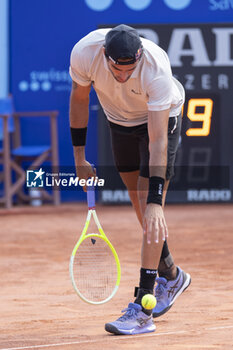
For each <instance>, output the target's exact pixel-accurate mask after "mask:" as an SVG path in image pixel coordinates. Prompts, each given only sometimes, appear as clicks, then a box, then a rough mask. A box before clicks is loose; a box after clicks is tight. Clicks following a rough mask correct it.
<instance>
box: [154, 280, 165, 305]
mask: <svg viewBox="0 0 233 350" xmlns="http://www.w3.org/2000/svg"><path fill="white" fill-rule="evenodd" d="M156 282H157V283H158V284H157V286H156V288H155V297H156V299H157V301H158V300H159V299H160V297H161V296H162V295H163V293H164V290H165V289H166V285H167V280H166V279H165V278H164V277H157V278H156Z"/></svg>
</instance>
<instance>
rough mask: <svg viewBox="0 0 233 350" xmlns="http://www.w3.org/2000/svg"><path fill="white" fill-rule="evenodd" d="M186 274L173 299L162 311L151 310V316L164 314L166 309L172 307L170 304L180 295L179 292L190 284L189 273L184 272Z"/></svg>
mask: <svg viewBox="0 0 233 350" xmlns="http://www.w3.org/2000/svg"><path fill="white" fill-rule="evenodd" d="M183 273H184V272H183ZM185 275H186V279H185V282H184V284H183V286H182V287H181V288H180V290H179V291H178V292H177V293H176V295H175V297H174V299H173V300H172V301H171V303H170V304H169V305H168V306H167V307H166V308H165V309H163V311H161V312H153V314H152V316H153V318H156V317H159V316H162V315H163V314H165V313H166V312H167V311H168V310H170V308H171V307H172V305H173V304H174V302H175V301H176V299H177V298H178V296H180V294H182V293H183V292H184V291H185V290H186V289H187V288H188V286H189V285H190V283H191V276H190V274H189V273H185Z"/></svg>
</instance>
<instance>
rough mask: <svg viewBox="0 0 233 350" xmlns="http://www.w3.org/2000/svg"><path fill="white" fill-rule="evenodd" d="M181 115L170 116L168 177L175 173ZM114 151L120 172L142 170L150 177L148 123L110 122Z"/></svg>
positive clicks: (142, 173)
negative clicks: (131, 124)
mask: <svg viewBox="0 0 233 350" xmlns="http://www.w3.org/2000/svg"><path fill="white" fill-rule="evenodd" d="M181 123H182V117H181V115H179V116H177V117H170V118H169V124H168V151H167V153H168V154H167V170H166V179H167V180H169V179H171V178H172V176H173V175H174V163H175V157H176V152H177V149H178V145H179V138H180V132H181ZM109 125H110V134H111V141H112V151H113V156H114V159H115V164H116V167H117V170H118V171H119V172H130V171H136V170H140V172H139V173H140V176H142V177H149V136H148V130H147V124H142V125H137V126H132V127H125V126H121V125H118V124H114V123H111V122H109Z"/></svg>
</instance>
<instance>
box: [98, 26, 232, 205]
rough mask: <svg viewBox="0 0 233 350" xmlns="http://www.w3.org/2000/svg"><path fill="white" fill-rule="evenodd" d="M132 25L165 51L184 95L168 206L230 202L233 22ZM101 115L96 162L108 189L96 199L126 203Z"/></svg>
mask: <svg viewBox="0 0 233 350" xmlns="http://www.w3.org/2000/svg"><path fill="white" fill-rule="evenodd" d="M129 25H130V24H129ZM131 25H132V26H133V27H135V28H136V29H137V30H138V32H139V34H140V35H141V36H143V37H145V38H147V39H150V40H152V41H154V42H155V43H156V44H158V45H159V46H160V47H162V48H163V49H164V50H165V51H166V52H167V53H168V56H169V58H170V62H171V66H172V71H173V75H174V76H175V77H176V78H177V79H178V80H179V81H180V82H181V83H182V85H183V86H184V88H185V92H186V100H185V104H184V106H183V110H182V133H181V138H180V144H179V149H178V153H177V159H176V166H175V176H174V178H173V179H172V181H171V184H170V187H169V191H168V194H167V202H168V203H169V202H170V203H185V202H205V201H206V202H218V201H220V202H232V201H233V198H232V191H233V181H232V177H233V172H232V169H233V24H219V23H218V24H174V25H172V24H168V25H164V24H162V25H161V24H160V25H147V24H146V25H143V24H140V25H135V24H131ZM112 26H114V25H109V27H112ZM104 27H108V26H106V25H104ZM101 114H102V112H100V118H99V134H100V135H101V137H100V138H99V139H100V141H99V164H102V165H104V166H106V167H108V171H107V169H106V172H105V173H106V174H107V173H108V174H109V175H106V174H105V175H104V174H102V175H103V176H104V177H105V178H106V176H107V179H106V180H107V181H106V185H107V186H105V189H104V190H103V191H101V193H100V200H101V201H102V202H115V201H118V202H119V201H122V202H125V201H128V200H129V198H128V196H127V191H125V188H124V186H123V184H122V183H121V181H120V180H119V178H118V174H117V173H116V170H114V168H113V169H112V168H111V166H112V165H113V160H112V154H111V150H109V146H108V147H106V145H107V144H108V142H109V135H108V130H107V127H106V122H105V120H104V117H102V116H101ZM103 168H104V167H103ZM110 168H111V171H110V170H109V169H110ZM101 172H104V170H101Z"/></svg>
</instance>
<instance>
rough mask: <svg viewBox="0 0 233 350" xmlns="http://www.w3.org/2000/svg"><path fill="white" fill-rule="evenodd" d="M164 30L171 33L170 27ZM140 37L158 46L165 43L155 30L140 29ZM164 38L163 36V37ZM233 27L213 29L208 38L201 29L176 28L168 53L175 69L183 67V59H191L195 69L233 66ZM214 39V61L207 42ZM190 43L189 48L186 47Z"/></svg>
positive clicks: (212, 44)
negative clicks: (232, 54)
mask: <svg viewBox="0 0 233 350" xmlns="http://www.w3.org/2000/svg"><path fill="white" fill-rule="evenodd" d="M164 30H167V31H170V30H171V29H170V27H169V26H167V27H164ZM138 32H139V34H140V35H142V36H143V37H145V38H146V39H150V40H152V41H154V42H155V43H156V44H158V45H160V46H162V47H163V42H162V41H161V40H160V39H161V38H160V35H159V33H158V32H156V31H155V30H153V29H149V28H138ZM161 36H162V35H161ZM232 37H233V26H232V27H213V28H211V32H210V33H209V35H208V37H204V35H203V31H202V30H201V29H200V28H193V27H192V28H184V27H182V28H174V29H172V31H171V36H170V41H169V43H168V48H167V50H166V51H167V53H168V56H169V58H170V62H171V65H172V66H173V67H182V66H183V62H182V59H183V58H184V57H187V56H188V57H191V63H190V64H191V66H193V67H208V66H215V67H222V66H224V67H226V66H228V67H229V66H233V58H232V57H231V53H232V47H231V45H232ZM210 39H212V40H213V42H211V47H212V48H213V50H214V51H215V52H214V54H213V52H212V51H213V50H212V49H211V54H213V57H214V59H212V60H211V59H210V57H209V53H210V50H209V52H208V48H207V42H208V41H209V40H210ZM187 41H188V43H189V45H188V46H189V47H187V46H186V45H185V43H186V42H187Z"/></svg>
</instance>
